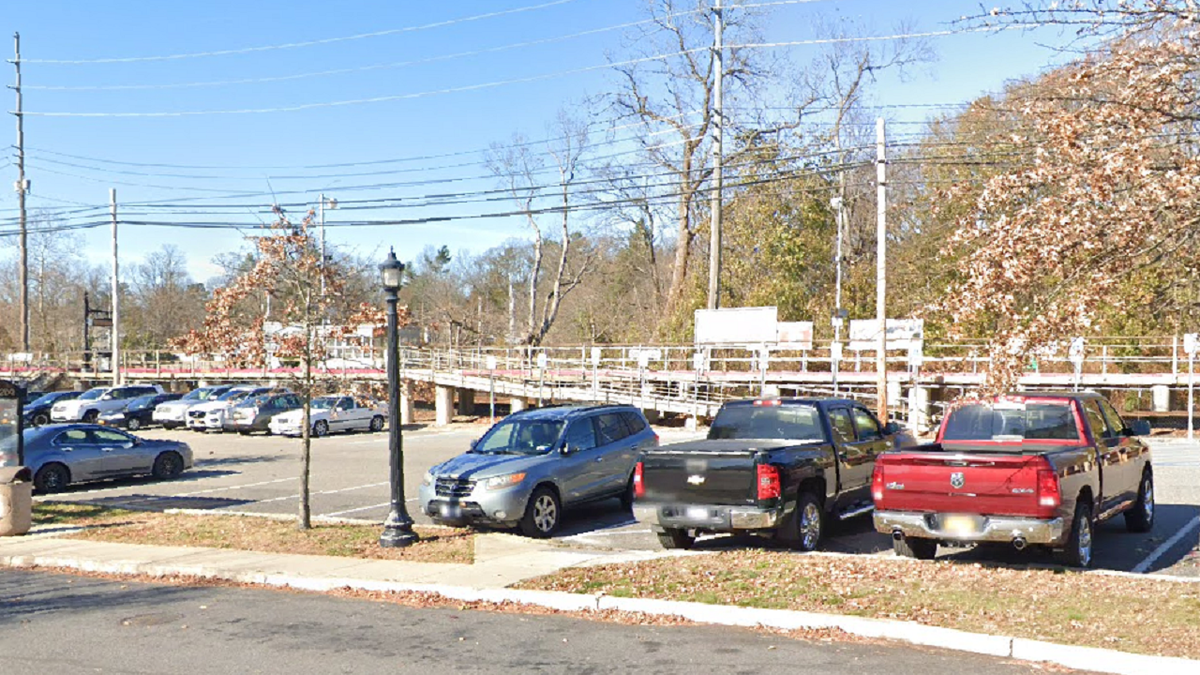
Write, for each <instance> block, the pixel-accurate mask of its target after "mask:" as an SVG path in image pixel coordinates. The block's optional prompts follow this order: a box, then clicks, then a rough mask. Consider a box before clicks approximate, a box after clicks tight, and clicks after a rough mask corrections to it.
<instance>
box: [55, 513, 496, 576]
mask: <svg viewBox="0 0 1200 675" xmlns="http://www.w3.org/2000/svg"><path fill="white" fill-rule="evenodd" d="M34 524H35V525H71V526H79V527H82V528H84V529H82V530H79V531H78V532H73V533H70V534H64V535H62V536H64V537H69V538H75V539H87V540H90V541H107V542H115V543H122V544H149V545H153V546H199V547H207V548H225V549H238V550H243V551H258V552H260V553H296V554H302V555H332V556H345V557H350V558H367V559H376V560H406V561H410V562H434V563H462V564H471V563H472V562H474V558H475V538H474V533H473V532H471V531H470V530H465V529H463V530H459V529H451V528H441V527H437V528H426V527H417V528H415V529H416V531H417V534H418V535H420V537H421V540H420V541H419V542H417V543H416V544H414V545H412V546H409V547H407V548H399V549H393V548H381V547H380V546H379V535H380V532H381V530H380V527H379V526H378V525H349V524H323V523H322V524H314V526H313V527H312V528H311V529H309V530H305V531H301V530H297V529H296V525H295V523H294V522H292V521H282V520H275V519H269V518H257V517H254V516H233V515H229V516H223V515H222V516H217V515H192V514H180V513H157V512H143V511H125V510H120V509H110V508H105V507H102V506H95V505H91V504H69V503H58V502H55V503H51V502H43V503H40V504H36V505H34Z"/></svg>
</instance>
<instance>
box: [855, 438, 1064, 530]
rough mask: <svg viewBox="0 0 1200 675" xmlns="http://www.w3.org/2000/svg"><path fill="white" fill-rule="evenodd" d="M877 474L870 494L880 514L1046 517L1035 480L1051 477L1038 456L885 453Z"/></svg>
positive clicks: (1037, 483)
mask: <svg viewBox="0 0 1200 675" xmlns="http://www.w3.org/2000/svg"><path fill="white" fill-rule="evenodd" d="M875 472H876V473H875V476H874V479H873V481H872V482H873V485H872V492H873V493H874V497H875V508H876V509H877V510H880V511H924V512H933V513H963V514H980V515H1009V516H1029V517H1046V516H1047V515H1048V511H1047V508H1046V507H1045V506H1044V505H1042V504H1039V492H1038V490H1039V475H1040V474H1045V473H1047V472H1050V473H1053V472H1052V470H1051V469H1050V465H1049V463H1047V462H1046V460H1045V458H1044V457H1042V456H1041V455H1036V454H1034V455H1024V454H1010V453H987V454H985V453H971V454H966V453H951V452H918V453H913V452H900V453H889V454H885V455H882V456H880V457H879V459H878V460H877V461H876V463H875ZM1043 485H1044V483H1043ZM1054 488H1055V490H1056V491H1057V483H1056V482H1055V483H1054ZM1055 497H1056V498H1057V494H1056V495H1055Z"/></svg>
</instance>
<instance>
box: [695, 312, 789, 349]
mask: <svg viewBox="0 0 1200 675" xmlns="http://www.w3.org/2000/svg"><path fill="white" fill-rule="evenodd" d="M778 324H779V308H778V307H732V308H730V309H698V310H696V344H698V345H749V344H773V343H775V341H776V340H777V339H778Z"/></svg>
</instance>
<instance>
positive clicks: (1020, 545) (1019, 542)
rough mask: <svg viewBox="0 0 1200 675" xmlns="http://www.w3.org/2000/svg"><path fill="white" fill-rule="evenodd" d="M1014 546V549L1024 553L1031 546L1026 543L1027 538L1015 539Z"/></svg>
mask: <svg viewBox="0 0 1200 675" xmlns="http://www.w3.org/2000/svg"><path fill="white" fill-rule="evenodd" d="M1012 544H1013V548H1015V549H1017V550H1018V551H1024V550H1025V547H1026V546H1028V545H1029V542H1027V541H1025V537H1017V538H1016V539H1013V543H1012Z"/></svg>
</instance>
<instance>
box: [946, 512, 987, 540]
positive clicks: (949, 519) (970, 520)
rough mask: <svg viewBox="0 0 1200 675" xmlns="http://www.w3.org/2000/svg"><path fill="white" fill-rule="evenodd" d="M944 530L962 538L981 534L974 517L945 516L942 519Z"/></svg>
mask: <svg viewBox="0 0 1200 675" xmlns="http://www.w3.org/2000/svg"><path fill="white" fill-rule="evenodd" d="M942 529H943V530H945V531H946V532H948V533H950V534H955V535H960V536H961V535H969V534H977V533H978V532H979V528H978V526H977V524H976V520H975V518H974V516H945V517H943V518H942Z"/></svg>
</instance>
